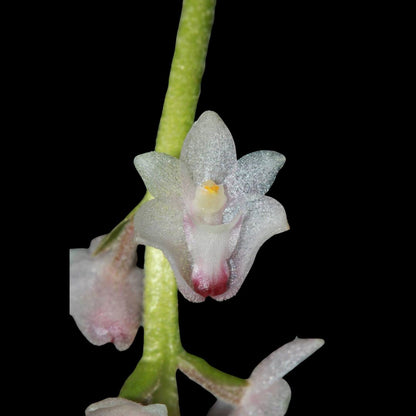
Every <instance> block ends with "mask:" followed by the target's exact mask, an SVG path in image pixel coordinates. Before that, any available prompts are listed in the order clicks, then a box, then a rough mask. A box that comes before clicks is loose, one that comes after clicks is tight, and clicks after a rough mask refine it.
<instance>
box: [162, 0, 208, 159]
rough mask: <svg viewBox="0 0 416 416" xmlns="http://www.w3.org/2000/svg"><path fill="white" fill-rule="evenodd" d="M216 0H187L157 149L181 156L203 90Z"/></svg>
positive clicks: (177, 39) (180, 24) (184, 2)
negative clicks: (202, 81)
mask: <svg viewBox="0 0 416 416" xmlns="http://www.w3.org/2000/svg"><path fill="white" fill-rule="evenodd" d="M215 3H216V0H184V1H183V8H182V15H181V20H180V23H179V28H178V35H177V38H176V47H175V53H174V56H173V60H172V67H171V72H170V76H169V86H168V90H167V92H166V96H165V102H164V105H163V110H162V117H161V120H160V124H159V130H158V133H157V139H156V148H155V150H156V151H157V152H163V153H167V154H169V155H171V156H175V157H178V156H179V154H180V151H181V148H182V143H183V141H184V139H185V136H186V134H187V133H188V131H189V129H190V128H191V126H192V124H193V122H194V119H195V111H196V106H197V104H198V98H199V93H200V89H201V87H200V86H201V80H202V75H203V73H204V69H205V58H206V55H207V50H208V43H209V39H210V36H211V28H212V24H213V21H214V11H215Z"/></svg>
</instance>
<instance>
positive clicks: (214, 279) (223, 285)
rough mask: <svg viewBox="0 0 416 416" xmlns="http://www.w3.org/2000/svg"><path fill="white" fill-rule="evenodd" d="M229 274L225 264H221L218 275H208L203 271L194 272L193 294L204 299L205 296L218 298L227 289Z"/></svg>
mask: <svg viewBox="0 0 416 416" xmlns="http://www.w3.org/2000/svg"><path fill="white" fill-rule="evenodd" d="M229 276H230V272H229V269H228V266H227V263H225V262H224V263H223V265H222V267H221V269H220V271H219V273H216V274H214V275H209V274H206V273H204V271H203V270H195V271H194V272H193V273H192V283H193V285H194V290H195V292H197V293H199V294H200V295H201V296H203V297H204V298H206V297H207V296H218V295H221V294H223V293H224V292H225V291H226V290H227V289H228V278H229Z"/></svg>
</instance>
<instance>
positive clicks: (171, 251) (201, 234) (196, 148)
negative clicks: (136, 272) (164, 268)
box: [134, 111, 289, 302]
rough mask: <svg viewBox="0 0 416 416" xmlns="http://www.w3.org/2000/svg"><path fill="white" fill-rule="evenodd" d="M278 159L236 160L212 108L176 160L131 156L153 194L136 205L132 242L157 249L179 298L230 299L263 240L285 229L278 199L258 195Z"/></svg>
mask: <svg viewBox="0 0 416 416" xmlns="http://www.w3.org/2000/svg"><path fill="white" fill-rule="evenodd" d="M284 161H285V158H284V156H283V155H281V154H279V153H277V152H272V151H258V152H254V153H250V154H248V155H246V156H244V157H242V158H241V159H239V160H237V156H236V149H235V145H234V140H233V138H232V136H231V133H230V131H229V130H228V128H227V126H226V125H225V124H224V122H223V121H222V120H221V118H220V117H219V116H218V115H217V114H216V113H214V112H212V111H206V112H205V113H203V114H202V115H201V117H200V118H199V119H198V120H197V121H196V122H195V123H194V125H193V126H192V128H191V130H190V131H189V133H188V134H187V136H186V138H185V141H184V144H183V147H182V151H181V156H180V159H176V158H174V157H172V156H169V155H166V154H163V153H157V152H149V153H145V154H142V155H138V156H136V158H135V159H134V163H135V166H136V168H137V170H138V171H139V173H140V175H141V177H142V179H143V181H144V183H145V185H146V187H147V189H148V191H149V192H150V193H151V194H152V195H153V196H154V199H153V200H151V201H148V202H146V203H145V204H143V205H142V206H141V207H140V208H139V209H138V211H137V212H136V215H135V228H136V242H137V243H138V244H144V245H148V246H152V247H156V248H158V249H160V250H162V251H163V253H164V255H165V256H166V258H167V259H168V260H169V262H170V265H171V267H172V270H173V272H174V273H175V277H176V281H177V284H178V289H179V291H180V292H181V293H182V294H183V295H184V296H185V298H187V299H188V300H190V301H192V302H202V301H203V300H204V299H205V298H206V297H207V296H211V297H213V298H214V299H215V300H226V299H229V298H231V297H232V296H234V295H235V294H236V293H237V292H238V290H239V289H240V287H241V285H242V283H243V282H244V279H245V278H246V276H247V274H248V272H249V270H250V268H251V266H252V264H253V262H254V258H255V256H256V254H257V251H258V250H259V248H260V247H261V245H262V244H263V243H264V242H265V241H266V240H268V239H269V238H270V237H271V236H273V235H275V234H278V233H281V232H283V231H286V230H287V229H289V225H288V223H287V220H286V213H285V210H284V209H283V207H282V205H281V204H280V203H279V202H277V201H276V200H274V199H272V198H269V197H267V196H265V195H264V194H265V193H266V192H267V191H268V190H269V188H270V186H271V185H272V183H273V181H274V179H275V177H276V174H277V172H278V171H279V169H280V168H281V167H282V166H283V163H284Z"/></svg>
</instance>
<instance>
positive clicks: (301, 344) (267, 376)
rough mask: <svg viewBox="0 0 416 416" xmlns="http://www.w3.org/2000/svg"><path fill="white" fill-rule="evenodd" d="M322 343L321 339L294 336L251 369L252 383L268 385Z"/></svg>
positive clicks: (291, 368)
mask: <svg viewBox="0 0 416 416" xmlns="http://www.w3.org/2000/svg"><path fill="white" fill-rule="evenodd" d="M323 344H324V340H322V339H314V338H311V339H302V338H295V339H294V340H293V341H291V342H288V343H287V344H285V345H283V346H282V347H280V348H279V349H278V350H276V351H274V352H272V353H271V354H270V355H269V356H268V357H267V358H265V359H264V360H263V361H262V362H261V363H260V364H259V365H258V366H257V367H256V368H255V369H254V371H253V373H252V374H251V376H250V380H253V383H258V384H262V385H268V384H270V383H272V382H273V381H274V380H276V379H278V378H281V377H283V376H285V375H286V374H287V373H288V372H289V371H291V370H293V369H294V368H295V367H296V366H297V365H298V364H300V363H301V362H302V361H303V360H305V359H306V358H308V357H309V356H310V355H312V354H313V353H314V352H315V351H316V350H318V349H319V348H320V347H322V345H323Z"/></svg>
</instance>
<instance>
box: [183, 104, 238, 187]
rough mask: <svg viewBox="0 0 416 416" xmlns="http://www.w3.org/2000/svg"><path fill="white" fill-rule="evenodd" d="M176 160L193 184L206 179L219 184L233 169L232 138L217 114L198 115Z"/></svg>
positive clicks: (208, 112)
mask: <svg viewBox="0 0 416 416" xmlns="http://www.w3.org/2000/svg"><path fill="white" fill-rule="evenodd" d="M180 159H181V161H183V162H184V163H185V164H186V165H187V166H188V169H189V172H190V174H191V176H192V178H193V181H194V183H195V184H196V185H200V184H201V183H203V182H205V181H208V180H212V181H214V182H216V183H217V184H221V183H223V181H224V179H225V177H226V176H227V175H229V174H230V173H231V172H234V171H235V169H236V167H237V156H236V150H235V145H234V140H233V137H232V135H231V133H230V131H229V130H228V128H227V126H226V125H225V124H224V122H223V121H222V120H221V118H220V117H219V115H218V114H216V113H215V112H213V111H205V112H204V113H203V114H202V115H201V116H200V117H199V119H198V120H197V121H196V122H195V123H194V125H193V126H192V128H191V130H190V131H189V133H188V134H187V136H186V138H185V141H184V143H183V147H182V151H181V157H180Z"/></svg>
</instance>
